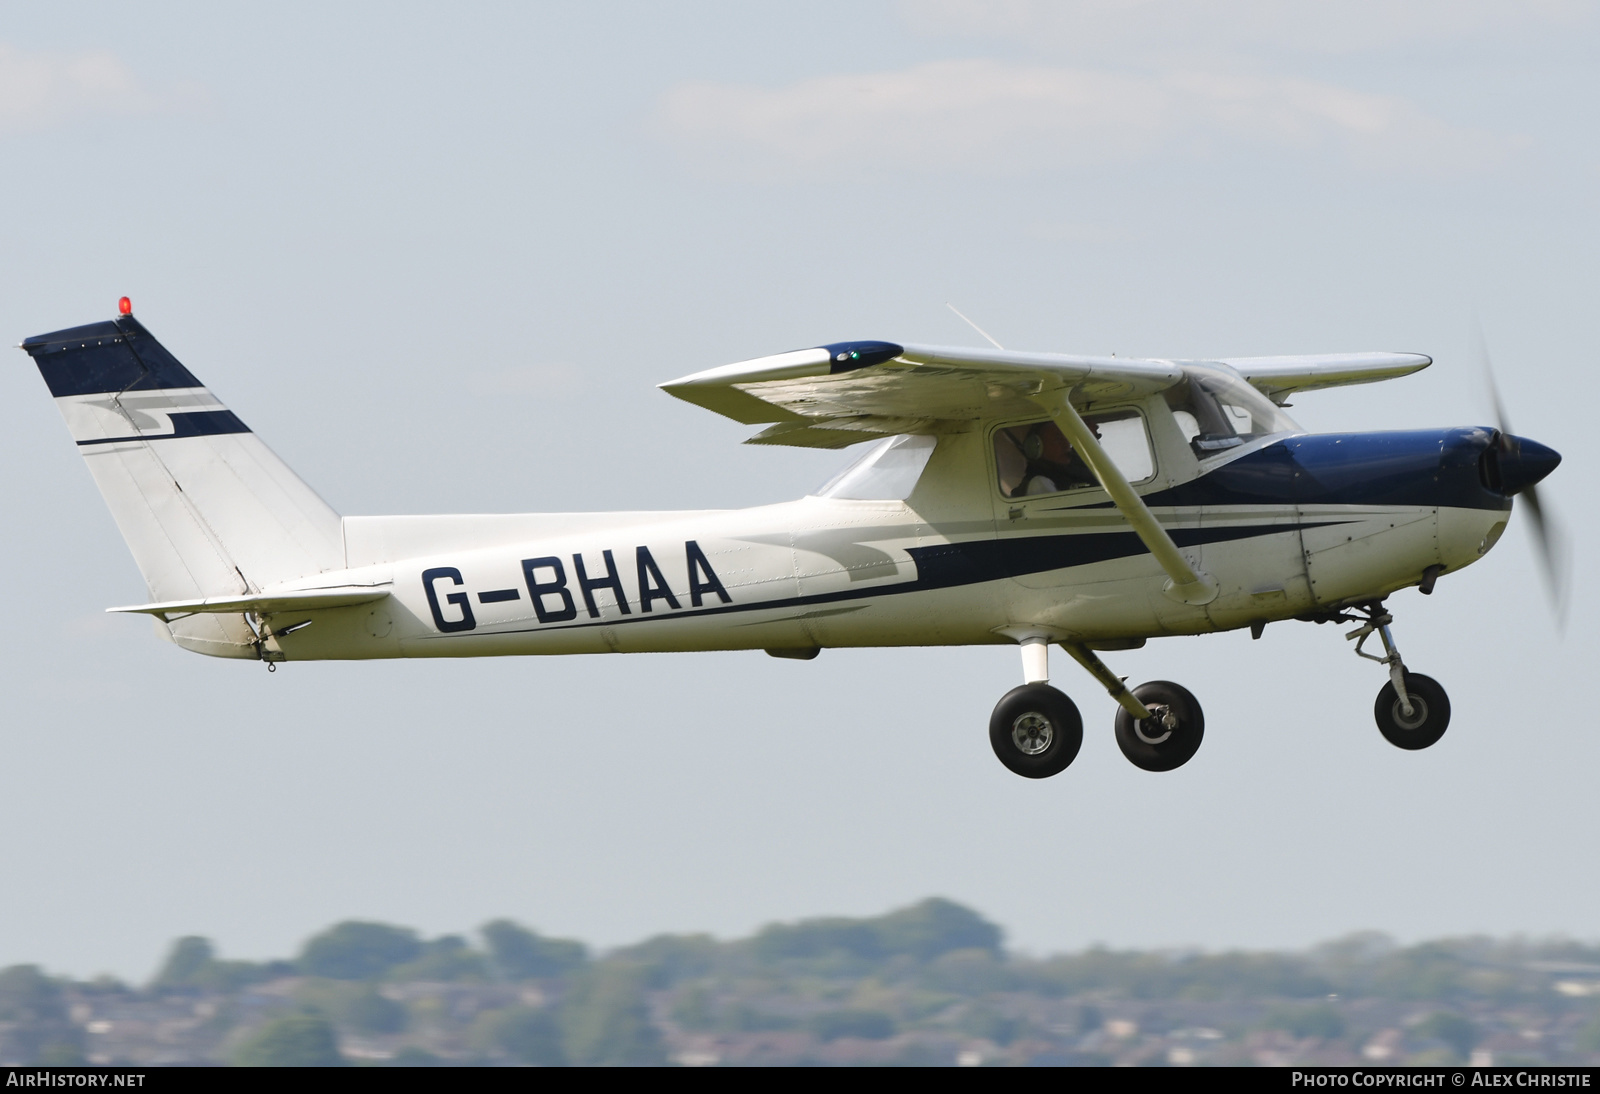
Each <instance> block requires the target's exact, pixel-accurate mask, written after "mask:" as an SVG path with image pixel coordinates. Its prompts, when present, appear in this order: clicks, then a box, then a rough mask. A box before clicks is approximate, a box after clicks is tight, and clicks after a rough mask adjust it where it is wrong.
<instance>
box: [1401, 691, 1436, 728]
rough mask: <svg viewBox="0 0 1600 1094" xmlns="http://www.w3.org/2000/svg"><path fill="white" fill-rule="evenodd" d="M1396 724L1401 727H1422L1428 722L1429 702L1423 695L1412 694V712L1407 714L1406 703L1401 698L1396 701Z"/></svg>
mask: <svg viewBox="0 0 1600 1094" xmlns="http://www.w3.org/2000/svg"><path fill="white" fill-rule="evenodd" d="M1393 717H1394V724H1395V725H1397V726H1399V727H1400V728H1401V729H1421V728H1422V727H1423V726H1424V725H1426V724H1427V722H1428V704H1427V703H1426V702H1424V701H1423V699H1422V697H1421V696H1417V695H1413V696H1411V714H1410V716H1407V715H1406V705H1405V704H1404V703H1403V702H1401V701H1400V700H1399V699H1396V700H1395V701H1394V712H1393Z"/></svg>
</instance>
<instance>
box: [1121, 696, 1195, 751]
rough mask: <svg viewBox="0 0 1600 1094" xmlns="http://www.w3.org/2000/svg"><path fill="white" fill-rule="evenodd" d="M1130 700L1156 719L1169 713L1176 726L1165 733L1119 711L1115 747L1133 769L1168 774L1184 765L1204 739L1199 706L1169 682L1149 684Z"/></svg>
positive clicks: (1162, 726)
mask: <svg viewBox="0 0 1600 1094" xmlns="http://www.w3.org/2000/svg"><path fill="white" fill-rule="evenodd" d="M1133 695H1134V698H1136V699H1138V700H1139V702H1141V703H1143V704H1144V705H1145V706H1147V707H1149V708H1150V709H1151V711H1152V712H1154V713H1155V715H1156V717H1157V718H1160V717H1161V716H1162V715H1164V714H1166V713H1167V712H1169V711H1170V712H1171V713H1172V714H1173V715H1174V716H1175V717H1176V718H1177V720H1178V724H1177V725H1176V726H1173V727H1172V728H1171V729H1168V728H1167V726H1166V725H1165V724H1164V723H1161V722H1157V723H1156V725H1155V726H1154V727H1152V726H1151V724H1150V720H1148V719H1147V720H1145V721H1140V720H1139V719H1137V718H1135V717H1134V716H1133V715H1131V714H1129V713H1128V712H1127V711H1126V710H1124V709H1122V708H1120V707H1119V708H1118V709H1117V747H1118V748H1120V749H1122V754H1123V755H1124V756H1126V757H1128V760H1129V762H1131V763H1132V764H1133V766H1135V767H1141V768H1143V769H1144V770H1146V771H1171V770H1172V769H1173V768H1176V767H1182V766H1183V765H1184V764H1186V763H1188V762H1189V760H1190V759H1191V758H1193V756H1194V754H1195V753H1196V752H1198V751H1199V750H1200V742H1201V741H1203V740H1204V739H1205V735H1206V716H1205V714H1204V712H1202V711H1201V709H1200V702H1199V700H1197V699H1196V698H1195V697H1194V696H1193V695H1191V694H1190V693H1189V689H1188V688H1185V687H1180V686H1179V685H1177V684H1174V683H1173V682H1172V681H1170V680H1152V681H1150V682H1149V683H1148V684H1140V685H1139V686H1138V687H1136V688H1134V689H1133Z"/></svg>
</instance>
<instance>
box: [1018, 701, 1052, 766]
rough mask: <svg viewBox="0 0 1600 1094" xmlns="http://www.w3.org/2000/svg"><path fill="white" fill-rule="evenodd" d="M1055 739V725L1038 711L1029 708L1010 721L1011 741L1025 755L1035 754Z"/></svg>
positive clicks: (1043, 749) (1047, 746)
mask: <svg viewBox="0 0 1600 1094" xmlns="http://www.w3.org/2000/svg"><path fill="white" fill-rule="evenodd" d="M1055 739H1056V731H1055V727H1054V726H1052V725H1051V724H1050V719H1048V718H1046V717H1045V716H1044V715H1043V714H1040V713H1039V712H1038V711H1035V710H1030V711H1028V712H1027V713H1026V714H1020V715H1018V716H1017V719H1016V721H1014V722H1012V723H1011V743H1012V744H1014V745H1016V746H1017V751H1018V752H1021V753H1023V754H1024V755H1026V756H1037V755H1039V753H1041V752H1043V751H1045V749H1047V748H1049V747H1050V745H1051V743H1052V742H1054V741H1055Z"/></svg>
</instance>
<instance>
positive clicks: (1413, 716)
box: [1318, 600, 1450, 751]
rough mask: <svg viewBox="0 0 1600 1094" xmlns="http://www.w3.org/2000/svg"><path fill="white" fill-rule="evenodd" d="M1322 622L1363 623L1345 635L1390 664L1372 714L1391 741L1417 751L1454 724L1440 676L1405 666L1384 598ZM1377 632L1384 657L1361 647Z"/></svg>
mask: <svg viewBox="0 0 1600 1094" xmlns="http://www.w3.org/2000/svg"><path fill="white" fill-rule="evenodd" d="M1318 622H1332V623H1360V624H1361V626H1359V627H1357V628H1356V629H1355V630H1353V631H1351V632H1350V633H1349V634H1347V635H1345V639H1346V640H1347V641H1354V642H1355V644H1356V656H1357V657H1363V658H1365V659H1366V660H1368V661H1376V662H1378V664H1380V665H1387V666H1388V667H1389V682H1388V683H1387V684H1385V685H1384V686H1383V689H1382V690H1381V691H1379V692H1378V699H1377V702H1376V703H1375V704H1374V705H1373V710H1372V713H1373V717H1374V718H1375V719H1376V720H1377V723H1378V731H1379V732H1380V733H1382V734H1383V735H1384V737H1385V738H1386V739H1387V740H1388V741H1389V743H1390V744H1392V745H1395V746H1396V747H1399V748H1403V749H1406V750H1408V751H1415V750H1417V749H1421V748H1427V747H1428V746H1429V745H1431V744H1433V743H1434V742H1436V741H1437V740H1438V739H1439V738H1440V737H1443V736H1444V731H1445V729H1446V728H1448V727H1449V725H1450V697H1449V696H1448V695H1446V694H1445V691H1444V688H1442V687H1440V686H1439V683H1438V681H1436V680H1434V679H1433V678H1431V677H1428V676H1423V675H1422V674H1421V673H1419V672H1409V671H1407V669H1406V666H1405V662H1404V661H1402V660H1401V659H1400V650H1399V648H1398V647H1397V646H1395V644H1394V635H1393V634H1391V633H1390V631H1389V624H1391V623H1393V622H1394V617H1393V616H1391V615H1390V614H1389V613H1388V612H1387V611H1386V610H1385V609H1384V606H1383V601H1381V600H1373V601H1369V602H1368V603H1366V604H1362V605H1360V606H1359V607H1354V608H1349V609H1346V610H1344V611H1341V612H1338V613H1336V614H1333V615H1330V616H1325V617H1321V618H1319V619H1318ZM1374 634H1376V635H1377V636H1378V638H1379V639H1380V640H1381V641H1382V642H1383V650H1384V655H1383V656H1382V657H1379V656H1378V655H1377V654H1375V653H1367V652H1366V651H1365V650H1364V649H1362V647H1363V646H1365V645H1366V643H1367V639H1369V638H1371V637H1372V636H1373V635H1374Z"/></svg>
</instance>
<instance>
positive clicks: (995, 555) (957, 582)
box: [424, 520, 1349, 639]
mask: <svg viewBox="0 0 1600 1094" xmlns="http://www.w3.org/2000/svg"><path fill="white" fill-rule="evenodd" d="M1345 523H1349V522H1348V521H1337V520H1333V521H1318V522H1313V523H1309V524H1253V525H1234V526H1232V527H1221V528H1173V529H1170V530H1169V534H1170V535H1171V536H1172V538H1173V540H1174V541H1175V542H1176V543H1177V544H1178V545H1179V546H1180V547H1192V546H1200V545H1202V544H1206V543H1224V542H1228V541H1230V540H1238V539H1254V538H1256V537H1258V536H1272V535H1283V534H1299V533H1300V532H1301V531H1302V530H1303V529H1306V528H1322V527H1324V526H1326V525H1329V524H1345ZM1148 551H1149V548H1147V547H1146V546H1145V545H1144V543H1143V541H1142V540H1140V539H1139V537H1138V536H1137V535H1135V534H1134V533H1132V532H1079V533H1076V534H1072V535H1063V536H1006V537H1001V538H999V539H975V540H967V541H965V542H961V543H941V544H938V545H935V546H929V547H908V548H906V553H907V554H908V555H910V556H911V560H912V561H913V562H914V563H915V564H916V568H917V576H916V577H915V578H913V579H912V580H910V581H899V582H895V583H893V584H887V585H878V586H874V587H872V588H868V589H839V590H837V591H834V592H827V593H810V594H808V595H805V596H787V597H778V598H775V599H772V600H760V601H752V602H750V603H745V604H719V605H716V606H714V607H704V608H688V609H685V610H683V611H681V612H671V613H669V614H666V615H658V616H643V615H640V616H630V617H625V618H616V619H599V620H592V621H585V622H582V623H568V624H564V625H563V624H557V625H540V626H537V627H514V628H507V629H505V630H494V629H483V630H478V631H475V632H468V631H464V632H460V633H454V634H430V635H426V636H424V637H426V638H430V639H431V638H470V637H474V636H476V637H485V636H489V635H505V634H526V633H529V632H532V631H560V630H583V629H585V628H588V627H621V626H628V625H630V624H640V623H650V622H660V621H662V620H667V619H682V618H684V617H685V616H707V615H729V614H734V613H739V612H758V611H766V610H771V609H777V608H805V607H813V606H815V605H819V604H837V603H840V602H841V601H852V600H872V599H876V598H878V597H884V596H898V595H901V594H903V593H920V592H928V591H931V590H934V589H949V588H954V587H957V586H961V585H978V584H982V583H983V582H986V581H1002V580H1005V579H1007V578H1014V577H1022V576H1025V575H1027V574H1036V573H1046V572H1048V571H1050V570H1063V569H1067V568H1070V567H1073V566H1087V565H1090V564H1092V563H1096V562H1107V561H1110V560H1111V559H1117V558H1130V557H1133V556H1135V555H1142V554H1146V553H1147V552H1148ZM491 626H492V625H491Z"/></svg>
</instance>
